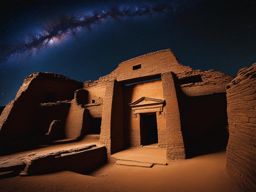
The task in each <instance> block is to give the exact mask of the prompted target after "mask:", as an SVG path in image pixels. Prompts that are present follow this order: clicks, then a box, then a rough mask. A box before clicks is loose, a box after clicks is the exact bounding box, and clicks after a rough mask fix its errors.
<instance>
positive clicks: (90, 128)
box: [87, 117, 101, 134]
mask: <svg viewBox="0 0 256 192" xmlns="http://www.w3.org/2000/svg"><path fill="white" fill-rule="evenodd" d="M100 127H101V118H100V117H91V118H90V119H88V125H87V134H100Z"/></svg>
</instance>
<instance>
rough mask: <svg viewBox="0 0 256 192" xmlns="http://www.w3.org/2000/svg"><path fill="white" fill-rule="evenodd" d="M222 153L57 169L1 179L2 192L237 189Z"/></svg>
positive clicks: (0, 189) (214, 190) (222, 190)
mask: <svg viewBox="0 0 256 192" xmlns="http://www.w3.org/2000/svg"><path fill="white" fill-rule="evenodd" d="M225 158H226V156H225V153H224V152H222V153H215V154H210V155H204V156H200V157H195V158H192V159H188V160H181V161H176V162H170V163H169V165H167V166H164V165H155V166H154V167H153V168H142V167H130V166H122V165H116V164H113V163H111V164H107V165H105V166H104V167H102V168H100V169H98V170H97V171H95V172H93V173H92V174H91V175H82V174H79V173H75V172H68V171H64V172H58V173H52V174H46V175H38V176H25V177H21V176H17V177H12V178H4V179H1V180H0V186H1V187H0V191H1V192H8V191H12V192H14V191H15V192H17V191H19V192H22V191H43V192H48V191H51V192H54V191H62V192H65V191H87V192H88V191H89V192H94V191H95V192H96V191H101V192H102V191H112V192H117V191H120V192H126V191H127V192H128V191H133V192H136V191H140V192H141V191H152V192H156V191H161V192H164V191H168V192H170V191H174V192H181V191H182V192H189V191H196V192H200V191H206V192H218V191H220V192H230V191H232V192H233V191H234V192H235V191H237V189H236V187H235V186H234V184H233V183H232V181H231V180H230V179H229V176H228V175H227V173H226V171H225Z"/></svg>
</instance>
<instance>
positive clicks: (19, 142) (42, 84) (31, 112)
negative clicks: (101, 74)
mask: <svg viewBox="0 0 256 192" xmlns="http://www.w3.org/2000/svg"><path fill="white" fill-rule="evenodd" d="M81 87H82V83H80V82H77V81H74V80H71V79H68V78H66V77H64V76H62V75H56V74H52V73H34V74H32V75H30V76H29V77H28V78H26V79H25V80H24V82H23V84H22V86H21V87H20V89H19V91H18V93H17V95H16V97H15V99H14V100H13V101H11V102H10V103H9V104H8V105H7V106H6V107H5V109H4V110H3V112H2V114H1V116H0V148H1V149H0V151H2V152H10V151H11V150H19V148H27V147H30V146H31V145H32V143H33V144H34V143H38V139H37V138H36V137H35V136H34V131H35V129H36V128H37V125H38V122H37V117H38V115H39V113H40V104H41V103H46V102H56V101H63V100H71V99H72V98H73V97H74V91H75V90H77V89H79V88H81Z"/></svg>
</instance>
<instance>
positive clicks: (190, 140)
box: [178, 90, 228, 158]
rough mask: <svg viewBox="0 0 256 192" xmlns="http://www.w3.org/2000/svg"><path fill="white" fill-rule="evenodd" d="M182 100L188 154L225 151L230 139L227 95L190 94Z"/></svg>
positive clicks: (185, 143)
mask: <svg viewBox="0 0 256 192" xmlns="http://www.w3.org/2000/svg"><path fill="white" fill-rule="evenodd" d="M178 93H179V95H180V96H179V98H180V100H179V103H180V113H181V124H182V129H183V130H182V132H183V139H184V145H185V150H186V157H187V158H191V157H194V156H197V155H201V154H207V153H212V152H216V151H220V150H225V148H226V145H227V141H228V131H227V112H226V94H225V93H218V94H212V95H205V96H195V97H191V96H187V95H185V94H184V93H182V92H181V91H180V90H179V91H178Z"/></svg>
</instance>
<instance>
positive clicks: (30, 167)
mask: <svg viewBox="0 0 256 192" xmlns="http://www.w3.org/2000/svg"><path fill="white" fill-rule="evenodd" d="M106 160H107V155H106V148H105V147H104V146H100V147H97V146H96V145H89V146H87V147H85V148H80V149H72V150H68V151H57V152H54V153H49V154H40V155H38V156H33V157H31V158H30V157H28V158H27V159H25V164H26V167H25V169H24V170H23V171H22V172H21V174H20V175H34V174H42V173H50V172H56V171H62V170H70V171H76V172H81V173H88V172H90V171H93V170H94V169H96V168H98V167H99V166H101V165H103V164H104V163H105V162H106Z"/></svg>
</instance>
